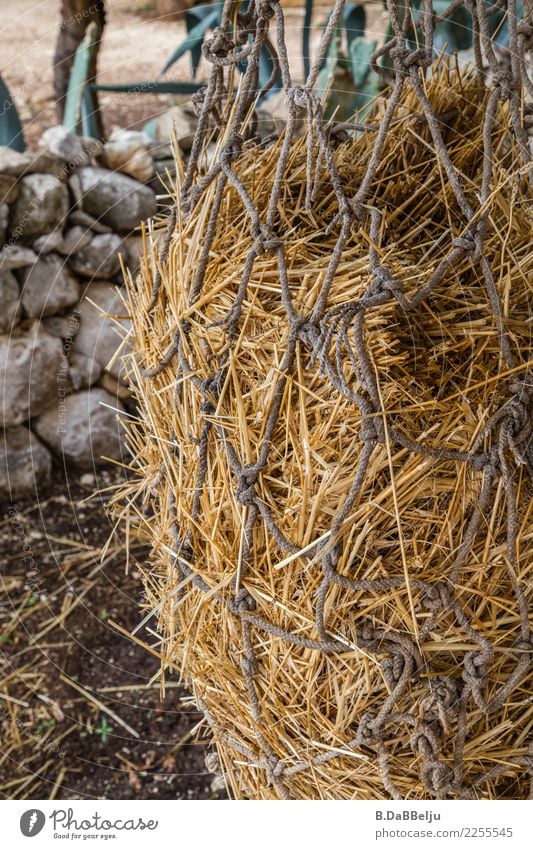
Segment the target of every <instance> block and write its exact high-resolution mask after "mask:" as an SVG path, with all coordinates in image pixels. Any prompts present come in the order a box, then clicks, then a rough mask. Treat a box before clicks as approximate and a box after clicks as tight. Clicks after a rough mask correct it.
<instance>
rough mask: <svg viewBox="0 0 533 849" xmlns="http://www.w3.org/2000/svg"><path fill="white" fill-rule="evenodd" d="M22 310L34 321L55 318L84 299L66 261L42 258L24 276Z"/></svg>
mask: <svg viewBox="0 0 533 849" xmlns="http://www.w3.org/2000/svg"><path fill="white" fill-rule="evenodd" d="M21 282H22V306H23V307H24V311H25V313H26V315H27V316H29V317H30V318H41V316H45V315H55V314H56V313H58V312H62V311H63V310H64V309H66V308H67V307H72V306H74V304H76V303H77V302H78V301H79V299H80V286H79V283H78V281H77V280H76V278H75V277H74V276H73V275H72V274H71V273H70V271H69V270H68V268H67V267H66V266H65V260H64V259H63V257H60V256H58V255H57V254H48V255H47V256H43V257H41V258H40V259H39V260H38V261H37V262H36V263H35V265H32V266H31V268H29V269H28V270H27V271H24V272H23V273H22V275H21Z"/></svg>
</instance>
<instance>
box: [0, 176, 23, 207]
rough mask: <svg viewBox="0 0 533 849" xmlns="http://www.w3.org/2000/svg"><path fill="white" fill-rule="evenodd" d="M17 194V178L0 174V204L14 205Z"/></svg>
mask: <svg viewBox="0 0 533 849" xmlns="http://www.w3.org/2000/svg"><path fill="white" fill-rule="evenodd" d="M18 193H19V187H18V183H17V178H16V177H12V176H10V175H9V174H0V203H14V202H15V201H16V199H17V195H18Z"/></svg>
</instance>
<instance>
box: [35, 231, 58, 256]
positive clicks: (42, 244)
mask: <svg viewBox="0 0 533 849" xmlns="http://www.w3.org/2000/svg"><path fill="white" fill-rule="evenodd" d="M62 244H63V234H62V232H61V230H53V231H52V232H51V233H46V234H45V235H44V236H39V237H38V238H37V239H35V241H34V243H33V249H34V250H35V251H37V253H38V254H40V255H45V254H49V253H51V252H52V251H58V250H59V249H60V247H61V245H62Z"/></svg>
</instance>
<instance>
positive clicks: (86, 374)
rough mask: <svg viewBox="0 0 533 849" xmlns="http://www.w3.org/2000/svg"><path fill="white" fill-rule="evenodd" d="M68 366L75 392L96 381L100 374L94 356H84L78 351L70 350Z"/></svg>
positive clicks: (100, 369)
mask: <svg viewBox="0 0 533 849" xmlns="http://www.w3.org/2000/svg"><path fill="white" fill-rule="evenodd" d="M68 367H69V374H70V380H71V383H72V388H73V389H74V391H75V392H77V391H78V390H79V389H88V388H89V387H90V386H92V385H93V383H97V382H98V380H99V379H100V376H101V374H102V367H101V365H100V364H99V363H97V362H96V360H95V359H94V357H86V356H85V354H80V353H79V351H72V352H71V354H70V355H69V357H68ZM111 379H113V378H111ZM104 388H106V387H104ZM119 397H120V396H119Z"/></svg>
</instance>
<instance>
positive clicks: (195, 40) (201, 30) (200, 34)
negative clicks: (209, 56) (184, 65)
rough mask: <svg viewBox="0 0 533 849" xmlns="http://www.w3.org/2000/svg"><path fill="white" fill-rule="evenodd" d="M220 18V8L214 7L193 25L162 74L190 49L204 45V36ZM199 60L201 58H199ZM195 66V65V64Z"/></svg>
mask: <svg viewBox="0 0 533 849" xmlns="http://www.w3.org/2000/svg"><path fill="white" fill-rule="evenodd" d="M219 18H220V10H219V9H218V8H217V9H212V10H211V13H210V14H209V15H206V16H205V17H204V18H202V20H200V21H198V23H197V24H195V25H194V26H193V28H192V29H191V30H190V32H189V34H188V36H187V38H185V39H184V40H183V41H182V42H181V44H180V45H179V47H177V48H176V50H175V51H174V53H173V54H172V56H171V57H170V59H169V60H168V62H167V63H166V64H165V66H164V68H163V70H162V71H161V74H160V75H161V76H162V75H163V74H166V72H167V71H168V69H169V68H171V67H172V65H173V64H174V63H175V62H177V61H178V59H180V58H181V57H182V56H184V55H185V53H187V52H188V51H189V50H194V49H195V48H198V47H199V48H200V50H201V47H202V42H203V40H204V36H205V34H206V32H207V30H208V29H209V27H213V26H216V22H217V20H218V19H219ZM198 61H199V60H198ZM193 67H194V66H193Z"/></svg>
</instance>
